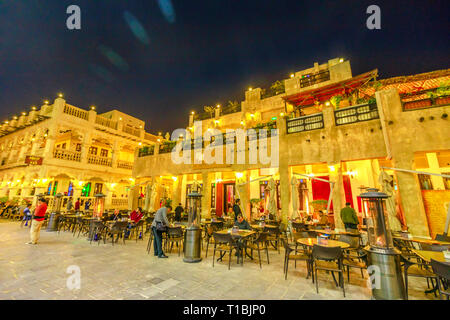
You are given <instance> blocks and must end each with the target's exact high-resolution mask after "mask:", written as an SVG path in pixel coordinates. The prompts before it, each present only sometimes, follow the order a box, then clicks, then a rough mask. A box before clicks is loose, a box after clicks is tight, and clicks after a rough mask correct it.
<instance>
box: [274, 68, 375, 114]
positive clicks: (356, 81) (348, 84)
mask: <svg viewBox="0 0 450 320" xmlns="http://www.w3.org/2000/svg"><path fill="white" fill-rule="evenodd" d="M377 74H378V69H375V70H372V71H369V72H366V73H363V74H360V75H358V76H356V77H353V78H351V79H347V80H343V81H340V82H337V83H332V84H329V85H327V86H324V87H320V88H316V89H311V90H307V91H303V92H299V93H296V94H293V95H290V96H287V97H284V98H283V99H284V100H285V101H286V102H289V103H292V104H293V105H294V106H296V107H298V106H309V105H312V104H314V103H316V102H318V103H321V102H324V101H327V100H329V99H330V98H331V97H332V96H334V95H337V94H347V93H350V92H352V91H353V90H355V89H356V88H359V87H361V86H362V85H364V84H366V83H368V82H369V81H370V80H372V79H375V77H376V76H377Z"/></svg>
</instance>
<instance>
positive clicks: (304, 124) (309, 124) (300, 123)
mask: <svg viewBox="0 0 450 320" xmlns="http://www.w3.org/2000/svg"><path fill="white" fill-rule="evenodd" d="M286 126H287V128H286V132H287V133H288V134H289V133H296V132H304V131H311V130H316V129H322V128H323V127H324V124H323V114H322V113H316V114H313V115H310V116H303V117H299V118H294V119H288V120H286Z"/></svg>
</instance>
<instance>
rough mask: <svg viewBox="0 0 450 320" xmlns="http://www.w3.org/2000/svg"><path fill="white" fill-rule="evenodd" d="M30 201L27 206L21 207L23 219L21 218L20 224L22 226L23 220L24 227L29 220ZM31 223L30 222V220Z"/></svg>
mask: <svg viewBox="0 0 450 320" xmlns="http://www.w3.org/2000/svg"><path fill="white" fill-rule="evenodd" d="M31 216H32V214H31V202H30V203H27V206H26V208H25V209H23V220H22V224H21V225H20V226H21V227H22V226H23V224H24V222H25V227H26V226H28V221H30V220H31ZM30 225H31V222H30Z"/></svg>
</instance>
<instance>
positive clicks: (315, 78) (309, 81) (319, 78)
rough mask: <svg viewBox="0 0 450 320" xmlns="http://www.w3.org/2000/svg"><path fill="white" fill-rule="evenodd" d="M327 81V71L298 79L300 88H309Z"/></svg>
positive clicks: (328, 77) (328, 72)
mask: <svg viewBox="0 0 450 320" xmlns="http://www.w3.org/2000/svg"><path fill="white" fill-rule="evenodd" d="M328 80H330V71H328V70H326V71H322V72H319V73H316V74H307V75H304V76H303V77H302V78H301V79H300V88H305V87H309V86H312V85H314V84H317V83H321V82H325V81H328Z"/></svg>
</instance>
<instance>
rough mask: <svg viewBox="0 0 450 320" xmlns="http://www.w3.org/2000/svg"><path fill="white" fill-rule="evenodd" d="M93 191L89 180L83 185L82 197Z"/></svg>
mask: <svg viewBox="0 0 450 320" xmlns="http://www.w3.org/2000/svg"><path fill="white" fill-rule="evenodd" d="M90 193H91V183H90V182H88V183H86V184H85V185H84V186H83V189H81V196H82V197H89V194H90Z"/></svg>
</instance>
